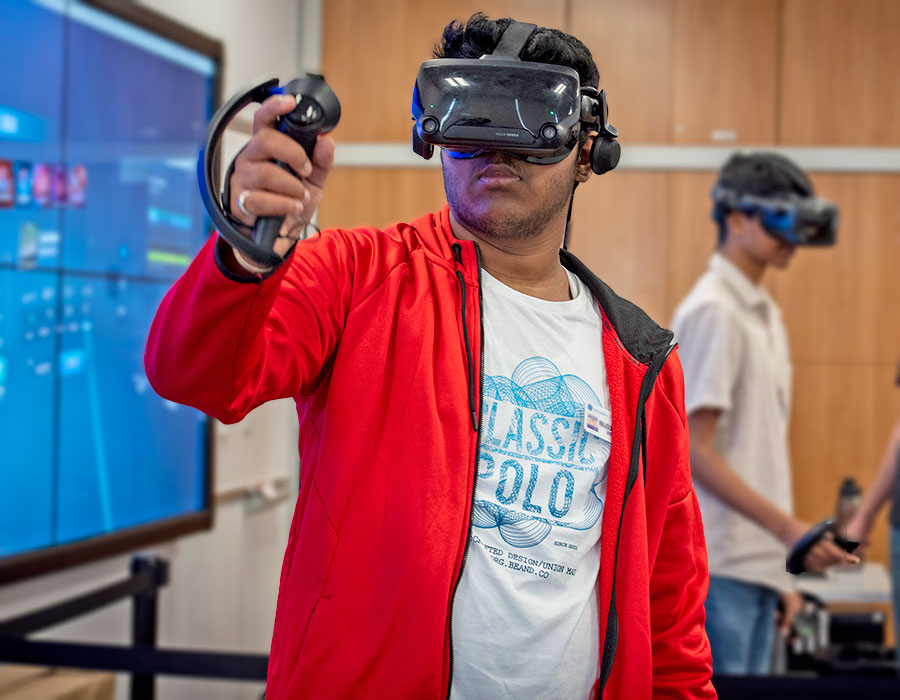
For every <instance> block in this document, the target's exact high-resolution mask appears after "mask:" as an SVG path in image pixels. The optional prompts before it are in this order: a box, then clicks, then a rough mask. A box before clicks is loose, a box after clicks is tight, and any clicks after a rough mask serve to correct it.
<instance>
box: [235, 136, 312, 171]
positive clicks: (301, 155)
mask: <svg viewBox="0 0 900 700" xmlns="http://www.w3.org/2000/svg"><path fill="white" fill-rule="evenodd" d="M272 160H279V161H281V162H282V163H286V164H287V165H289V166H290V167H291V168H292V169H293V170H294V172H295V173H297V174H298V175H299V176H301V177H308V176H309V175H310V174H311V173H312V169H313V168H312V163H310V162H309V158H307V156H306V151H304V150H303V147H302V146H301V145H300V144H299V143H297V142H296V141H294V139H292V138H291V137H290V136H286V135H285V134H282V133H281V132H280V131H275V129H262V130H261V131H259V133H257V134H256V135H255V136H254V137H253V138H252V139H250V142H249V143H248V144H247V146H246V147H245V148H244V150H243V151H241V152H240V153H239V154H238V157H237V165H238V166H242V165H244V164H246V163H249V162H252V161H263V162H269V161H272Z"/></svg>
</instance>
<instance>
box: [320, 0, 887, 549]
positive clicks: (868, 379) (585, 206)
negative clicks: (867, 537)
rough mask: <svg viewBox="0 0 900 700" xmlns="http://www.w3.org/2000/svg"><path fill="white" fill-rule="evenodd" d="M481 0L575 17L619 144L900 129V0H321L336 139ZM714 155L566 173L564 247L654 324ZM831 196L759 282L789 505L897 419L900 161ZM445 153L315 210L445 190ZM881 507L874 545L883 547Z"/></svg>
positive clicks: (699, 221) (395, 113)
mask: <svg viewBox="0 0 900 700" xmlns="http://www.w3.org/2000/svg"><path fill="white" fill-rule="evenodd" d="M475 10H481V11H483V12H485V13H486V14H488V15H489V16H491V17H501V16H510V15H511V16H513V17H515V18H516V19H519V20H524V21H533V22H536V23H538V24H541V25H545V26H553V27H557V28H560V29H563V30H565V31H569V32H571V33H573V34H575V35H576V36H578V37H580V38H581V39H582V40H583V41H584V42H585V43H586V44H587V45H588V47H589V48H590V49H591V50H592V52H593V54H594V56H595V60H596V62H597V64H598V67H599V69H600V74H601V86H602V87H604V88H605V89H606V90H607V94H608V96H609V103H610V110H611V114H610V121H611V122H612V123H613V124H615V125H616V126H617V127H618V128H619V130H620V132H621V134H622V138H621V141H622V144H623V148H628V144H658V145H666V144H699V145H712V144H715V145H728V144H734V145H735V146H739V145H741V144H752V145H765V144H773V145H802V146H875V147H898V146H900V79H898V78H897V71H896V66H898V65H900V42H897V40H896V37H897V36H898V35H900V2H898V1H897V0H854V2H853V3H852V11H848V4H847V3H846V2H845V0H565V1H559V2H546V1H545V0H520V1H518V2H513V1H512V0H485V1H484V2H480V3H476V2H470V1H469V0H440V1H438V0H416V1H413V0H384V1H383V2H379V3H363V2H359V1H358V0H328V2H327V3H323V12H324V18H323V33H322V46H323V72H324V74H325V75H326V77H327V78H328V80H329V82H330V83H331V84H332V85H333V86H334V88H335V90H336V91H337V93H338V94H339V96H340V98H341V102H342V105H343V118H342V122H341V125H340V126H339V127H338V129H337V130H336V131H335V138H336V139H337V140H338V141H339V142H341V143H349V142H354V141H357V142H409V138H410V129H411V125H412V122H411V120H410V114H409V103H410V97H411V89H412V83H413V81H414V79H415V75H416V71H417V69H418V66H419V64H420V63H421V62H422V61H423V60H426V59H427V58H430V57H431V50H432V48H433V46H434V44H435V42H436V41H437V39H438V38H439V36H440V32H441V30H442V28H443V27H444V25H445V24H446V23H447V22H448V21H449V20H451V19H464V18H466V17H467V16H468V15H469V14H470V13H471V12H473V11H475ZM714 179H715V173H714V172H711V171H691V170H687V169H686V170H682V171H666V172H652V171H616V172H613V173H610V174H608V175H605V176H603V177H602V178H598V177H595V178H593V179H592V180H591V181H590V182H589V183H588V184H587V185H585V186H583V187H581V188H579V190H578V193H577V195H576V203H575V209H574V213H573V222H572V230H571V236H570V247H571V249H572V250H573V251H574V252H575V253H576V254H577V255H579V256H581V257H582V258H583V259H584V260H585V261H586V262H587V263H588V264H589V265H590V266H591V267H592V268H593V269H594V270H595V271H596V272H597V273H598V274H599V275H601V276H602V277H603V278H604V279H606V280H607V281H608V282H609V283H610V284H611V285H612V286H613V288H614V289H616V290H617V291H618V292H619V293H620V294H623V295H625V296H627V297H629V298H631V299H633V300H634V301H635V302H637V303H638V304H640V305H642V306H643V307H644V308H645V309H646V310H647V311H648V312H649V313H650V314H651V316H653V317H654V318H656V319H657V320H658V321H659V322H660V323H662V324H664V325H665V324H667V323H668V322H669V320H670V318H671V314H672V311H673V310H674V308H675V306H676V304H677V303H678V301H679V299H680V298H681V297H682V296H683V295H684V294H685V293H686V291H687V290H688V288H689V287H690V286H691V284H692V283H693V282H694V280H695V279H696V278H697V276H698V275H699V274H700V273H701V272H702V271H703V269H704V268H705V267H706V264H707V260H708V257H709V255H710V252H711V251H712V249H713V246H714V243H715V230H714V227H713V224H712V222H711V221H710V219H709V191H710V188H711V187H712V184H713V181H714ZM812 179H813V181H814V184H815V185H816V187H817V189H818V190H819V191H820V193H821V194H823V195H824V196H826V197H828V198H830V199H833V200H834V201H836V202H838V203H839V204H840V206H841V214H842V224H841V230H840V242H839V244H838V245H837V246H836V247H835V248H832V249H827V250H801V251H799V254H798V255H797V256H796V258H795V260H794V263H793V265H792V266H791V269H790V270H788V271H786V272H783V273H778V274H771V275H770V276H769V278H768V280H767V285H768V286H769V288H770V290H771V291H772V293H773V294H774V295H775V297H776V299H777V300H778V302H779V303H780V305H781V307H782V309H783V312H784V316H785V320H786V323H787V326H788V330H789V333H790V338H791V345H792V351H793V358H794V363H795V391H794V413H793V421H792V431H791V452H792V457H793V462H794V487H795V494H796V498H795V502H796V511H797V513H798V514H799V515H800V516H801V517H804V518H807V519H809V520H818V519H820V518H821V517H824V515H826V514H827V513H829V512H830V510H831V509H832V508H833V505H834V501H835V495H836V492H837V489H838V485H839V483H840V481H841V479H842V478H843V477H844V476H845V475H855V476H856V477H857V479H859V480H860V482H861V483H862V484H863V485H864V486H865V485H867V484H869V483H870V482H871V479H872V477H873V475H874V471H875V470H876V468H877V466H878V461H879V458H880V455H881V451H882V449H883V447H884V442H885V441H886V439H887V436H888V432H889V430H890V426H891V424H892V423H893V421H895V420H897V418H898V417H900V390H898V389H897V388H895V387H894V386H893V383H892V380H893V376H894V374H895V372H896V364H897V361H898V360H900V313H898V310H897V309H898V302H900V175H896V174H895V175H888V174H877V173H871V174H828V173H812ZM444 201H445V200H444V192H443V183H442V179H441V173H440V170H437V169H422V168H405V169H403V168H370V169H365V168H343V169H335V171H334V172H333V173H332V175H331V179H330V181H329V185H328V188H327V189H326V195H325V198H324V201H323V203H322V208H321V211H320V225H322V226H323V227H328V226H354V225H360V224H363V223H368V224H377V225H385V224H388V223H390V222H392V221H396V220H402V219H407V218H411V217H413V216H415V215H417V214H420V213H423V212H426V211H429V210H432V209H435V208H437V207H438V206H440V205H442V204H443V202H444ZM886 555H887V542H886V527H885V518H882V519H881V520H880V522H879V525H878V528H877V530H876V531H875V533H874V537H873V545H872V548H871V550H870V554H869V556H870V557H871V558H873V559H876V560H881V561H886Z"/></svg>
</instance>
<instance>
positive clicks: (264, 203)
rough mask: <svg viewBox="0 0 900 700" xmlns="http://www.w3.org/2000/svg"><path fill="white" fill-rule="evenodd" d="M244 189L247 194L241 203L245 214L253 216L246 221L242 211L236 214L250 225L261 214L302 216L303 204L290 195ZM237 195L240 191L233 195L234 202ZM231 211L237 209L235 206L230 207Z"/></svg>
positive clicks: (261, 215) (236, 210)
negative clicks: (250, 219)
mask: <svg viewBox="0 0 900 700" xmlns="http://www.w3.org/2000/svg"><path fill="white" fill-rule="evenodd" d="M245 191H246V192H247V194H246V195H244V196H243V197H244V200H243V202H242V203H243V205H244V209H245V210H246V211H247V214H249V215H251V216H252V217H253V221H248V220H247V216H245V215H244V214H243V212H241V213H240V214H238V216H240V218H241V220H242V221H244V222H245V223H247V224H250V225H252V224H253V222H255V221H256V219H257V218H259V217H263V216H280V217H288V216H295V217H301V216H303V212H304V209H305V206H304V204H303V203H302V202H299V201H298V200H296V199H293V198H292V197H285V196H284V195H280V194H273V193H271V192H265V191H263V190H245ZM238 196H240V193H238V194H237V195H235V203H236V202H237V197H238ZM232 211H233V212H235V213H237V212H238V211H239V210H238V208H237V207H236V206H235V207H233V208H232Z"/></svg>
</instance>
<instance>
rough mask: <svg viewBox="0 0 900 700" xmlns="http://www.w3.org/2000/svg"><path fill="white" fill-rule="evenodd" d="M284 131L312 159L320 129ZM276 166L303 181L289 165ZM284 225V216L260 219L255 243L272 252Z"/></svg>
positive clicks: (279, 163)
mask: <svg viewBox="0 0 900 700" xmlns="http://www.w3.org/2000/svg"><path fill="white" fill-rule="evenodd" d="M282 131H284V132H285V133H287V135H288V136H290V137H291V138H292V139H294V140H295V141H296V142H297V143H299V144H300V145H301V146H302V147H303V150H304V151H306V156H307V158H312V152H313V149H314V148H315V147H316V139H317V138H318V136H319V131H318V128H315V127H312V128H306V129H304V128H297V127H294V128H291V129H284V128H283V129H282ZM275 165H277V166H278V167H279V168H281V169H282V170H286V171H287V172H289V173H290V174H291V175H293V176H294V177H296V178H297V179H302V178H300V176H299V175H297V173H296V172H294V169H293V168H292V167H291V166H289V165H288V164H287V163H282V162H281V161H277V160H276V161H275ZM283 223H284V217H283V216H263V217H260V218H259V219H257V221H256V224H255V225H254V226H253V233H252V238H253V242H254V243H256V245H258V246H259V247H261V248H264V249H265V250H272V249H273V248H274V247H275V241H276V239H277V238H278V232H279V231H280V230H281V225H282V224H283Z"/></svg>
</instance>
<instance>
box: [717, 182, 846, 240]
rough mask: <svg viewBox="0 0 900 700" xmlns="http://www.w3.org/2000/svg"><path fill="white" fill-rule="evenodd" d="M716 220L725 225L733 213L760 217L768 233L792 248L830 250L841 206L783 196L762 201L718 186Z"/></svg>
mask: <svg viewBox="0 0 900 700" xmlns="http://www.w3.org/2000/svg"><path fill="white" fill-rule="evenodd" d="M712 198H713V204H714V209H713V218H714V219H715V220H716V221H719V222H720V223H721V220H723V219H724V217H725V215H726V214H727V213H728V212H730V211H740V212H742V213H744V214H746V215H748V216H758V217H759V220H760V223H761V224H762V227H763V228H764V229H765V231H766V233H768V234H769V235H771V236H774V237H776V238H779V239H781V240H783V241H784V242H785V243H790V244H791V245H803V246H829V245H834V244H835V242H836V240H837V228H838V221H839V218H840V217H839V212H838V208H837V205H835V204H832V203H831V202H829V201H827V200H825V199H822V198H821V197H815V196H810V197H802V196H800V195H798V194H783V195H778V196H773V197H759V196H756V195H749V194H741V193H739V192H737V191H735V190H733V189H731V188H728V187H722V186H716V187H715V188H714V189H713V191H712Z"/></svg>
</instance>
